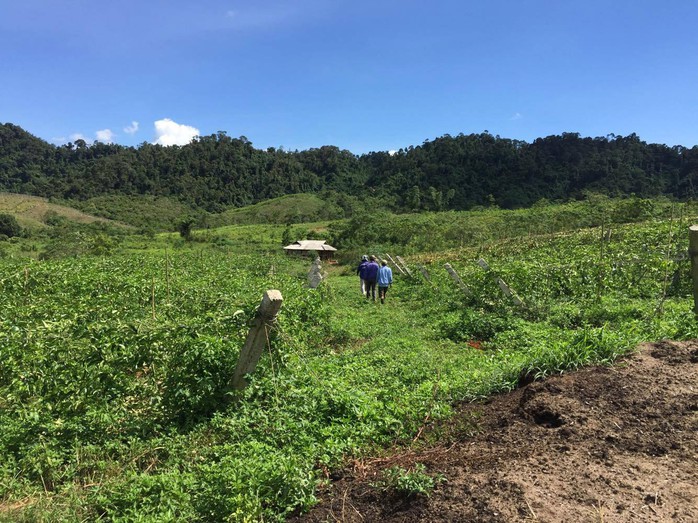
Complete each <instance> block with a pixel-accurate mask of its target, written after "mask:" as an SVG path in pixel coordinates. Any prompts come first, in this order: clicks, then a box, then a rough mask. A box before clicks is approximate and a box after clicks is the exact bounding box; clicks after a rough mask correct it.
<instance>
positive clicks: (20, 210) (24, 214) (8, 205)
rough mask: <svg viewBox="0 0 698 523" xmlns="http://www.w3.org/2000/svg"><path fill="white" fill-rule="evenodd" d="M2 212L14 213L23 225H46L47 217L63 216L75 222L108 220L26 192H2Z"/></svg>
mask: <svg viewBox="0 0 698 523" xmlns="http://www.w3.org/2000/svg"><path fill="white" fill-rule="evenodd" d="M0 213H7V214H12V215H14V216H15V217H16V218H17V221H18V222H19V224H20V225H21V226H22V227H29V228H34V229H37V228H43V227H46V220H47V218H48V219H49V220H50V218H51V217H56V216H57V217H62V218H65V219H67V220H70V221H72V222H75V223H95V222H107V221H108V220H105V219H104V218H98V217H96V216H93V215H90V214H87V213H84V212H81V211H78V210H76V209H74V208H72V207H67V206H64V205H58V204H55V203H50V202H49V201H48V200H47V199H46V198H39V197H38V196H27V195H24V194H12V193H0Z"/></svg>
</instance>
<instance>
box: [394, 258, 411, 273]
mask: <svg viewBox="0 0 698 523" xmlns="http://www.w3.org/2000/svg"><path fill="white" fill-rule="evenodd" d="M395 257H396V258H397V261H399V262H400V263H401V264H402V268H403V269H404V270H405V272H406V273H407V276H409V277H410V278H411V277H412V271H411V270H410V268H409V267H408V266H407V264H406V263H405V260H403V259H402V258H401V257H400V256H395Z"/></svg>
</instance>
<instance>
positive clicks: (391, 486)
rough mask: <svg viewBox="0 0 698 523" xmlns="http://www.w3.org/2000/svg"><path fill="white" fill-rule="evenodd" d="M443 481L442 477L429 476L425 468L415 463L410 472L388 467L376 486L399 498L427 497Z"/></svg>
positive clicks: (402, 468)
mask: <svg viewBox="0 0 698 523" xmlns="http://www.w3.org/2000/svg"><path fill="white" fill-rule="evenodd" d="M443 481H445V478H444V477H443V476H430V475H429V474H427V473H426V467H425V466H424V465H423V464H422V463H417V464H416V465H415V466H414V467H413V468H412V470H407V469H405V468H404V467H400V466H394V467H390V468H389V469H387V470H386V471H385V472H384V473H383V478H382V480H381V481H380V482H379V483H378V484H377V486H378V487H380V488H382V489H385V490H386V491H388V492H392V493H395V494H397V495H400V496H407V497H412V496H429V495H430V494H431V493H432V491H433V490H434V487H436V485H438V484H439V483H442V482H443Z"/></svg>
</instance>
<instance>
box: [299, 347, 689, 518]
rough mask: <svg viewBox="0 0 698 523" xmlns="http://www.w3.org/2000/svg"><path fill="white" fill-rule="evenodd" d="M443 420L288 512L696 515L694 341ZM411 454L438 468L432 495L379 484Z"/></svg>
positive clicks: (648, 350)
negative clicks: (415, 447) (435, 434)
mask: <svg viewBox="0 0 698 523" xmlns="http://www.w3.org/2000/svg"><path fill="white" fill-rule="evenodd" d="M472 420H477V421H476V424H477V426H478V430H477V433H476V434H474V435H472V434H470V433H468V431H467V430H461V431H460V432H459V429H458V427H469V426H472ZM449 426H450V430H446V429H448V427H446V428H444V427H431V428H430V429H428V430H431V431H435V430H439V431H441V432H443V431H444V430H445V431H446V432H447V433H448V434H450V435H451V438H450V441H449V442H448V443H441V444H439V446H431V447H428V448H426V449H423V450H421V451H402V452H399V453H397V454H394V455H391V456H390V457H387V458H382V459H374V460H365V461H362V462H357V463H356V464H355V465H354V467H353V468H352V469H351V470H346V471H344V472H343V473H342V474H339V475H337V476H336V481H334V483H333V485H332V486H331V488H329V489H328V490H327V491H326V492H324V493H321V503H320V504H319V505H318V506H317V507H316V508H315V509H314V510H313V511H312V512H311V513H310V514H306V515H305V516H303V517H301V518H299V519H297V520H296V521H302V522H319V521H345V522H373V521H388V522H397V521H400V522H412V521H432V522H438V521H454V522H456V521H464V522H465V521H476V522H512V521H541V522H544V521H548V522H557V521H560V522H562V521H566V522H585V521H589V522H592V521H593V522H630V521H632V522H636V521H681V522H696V521H698V341H693V342H687V343H674V342H662V343H659V344H647V345H644V346H642V347H640V348H639V352H638V353H637V354H636V355H634V356H632V357H629V358H627V359H626V360H624V361H621V362H619V363H618V364H617V365H616V366H614V367H613V368H589V369H584V370H582V371H580V372H576V373H572V374H567V375H563V376H557V377H553V378H550V379H548V380H546V381H543V382H536V383H531V384H529V385H526V386H525V387H522V388H520V389H518V390H516V391H514V392H512V393H510V394H506V395H500V396H496V397H494V398H492V399H491V400H489V401H488V402H487V403H484V404H469V405H464V406H463V408H462V409H461V411H460V413H459V415H458V416H457V417H456V419H454V420H452V421H451V422H450V424H449ZM458 434H460V436H458ZM424 435H428V431H425V434H424ZM415 463H423V464H424V465H426V470H427V472H428V473H429V474H431V475H436V474H443V475H444V476H445V478H446V481H444V482H443V483H441V484H440V485H439V486H437V488H436V489H435V490H434V492H433V493H432V495H431V496H430V497H429V498H425V497H420V496H417V497H404V496H399V495H396V494H393V493H390V492H386V491H385V490H384V489H383V490H382V489H380V488H378V487H376V486H375V483H376V481H377V479H379V478H380V477H381V472H382V471H383V470H385V469H387V468H389V467H392V466H395V465H399V466H402V467H404V468H406V469H409V468H410V467H413V466H414V464H415Z"/></svg>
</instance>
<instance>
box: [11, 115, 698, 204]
mask: <svg viewBox="0 0 698 523" xmlns="http://www.w3.org/2000/svg"><path fill="white" fill-rule="evenodd" d="M697 188H698V146H696V147H693V148H690V149H689V148H685V147H681V146H674V147H669V146H666V145H660V144H647V143H645V142H643V141H642V140H640V138H639V137H638V136H637V135H635V134H631V135H630V136H625V137H624V136H615V135H609V136H605V137H597V138H584V137H581V136H580V135H579V134H577V133H563V134H562V135H560V136H548V137H545V138H539V139H537V140H535V141H534V142H533V143H527V142H523V141H519V140H510V139H506V138H500V137H499V136H493V135H491V134H489V133H487V132H485V133H481V134H470V135H463V134H460V135H458V136H449V135H445V136H442V137H440V138H436V139H434V140H432V141H425V142H424V143H423V144H422V145H419V146H410V147H408V148H406V149H401V150H399V151H398V152H396V153H394V154H389V153H386V152H371V153H368V154H364V155H361V156H357V155H355V154H352V153H351V152H349V151H346V150H341V149H339V148H337V147H334V146H323V147H320V148H315V149H309V150H307V151H300V152H299V151H284V150H283V149H275V148H269V149H267V150H260V149H255V148H254V147H253V145H252V143H251V142H250V141H249V140H248V139H247V138H245V137H244V136H242V137H240V138H231V137H229V136H227V135H226V133H224V132H218V133H216V134H213V135H210V136H202V137H197V138H196V139H194V140H193V141H192V142H191V143H190V144H188V145H185V146H169V147H164V146H161V145H154V144H149V143H143V144H141V145H140V146H139V147H124V146H120V145H115V144H103V143H100V142H94V143H93V144H91V145H88V144H87V143H85V142H84V141H83V140H77V141H76V142H75V143H69V144H67V145H63V146H54V145H51V144H48V143H46V142H44V141H43V140H40V139H38V138H36V137H34V136H32V135H30V134H29V133H27V132H26V131H24V130H23V129H21V128H20V127H18V126H16V125H13V124H9V123H8V124H4V125H0V190H3V191H9V192H17V193H26V194H33V195H38V196H47V197H59V198H67V199H86V198H91V197H95V196H106V195H151V196H168V197H173V198H176V199H179V200H180V201H182V202H183V203H186V204H187V205H190V206H193V207H197V208H200V209H203V210H206V211H211V212H218V211H221V210H222V209H224V208H226V207H240V206H244V205H249V204H252V203H256V202H259V201H262V200H266V199H269V198H274V197H277V196H282V195H284V194H292V193H303V192H309V193H319V192H322V191H332V192H335V193H338V194H342V195H347V196H352V197H359V198H366V197H369V196H370V197H377V198H381V199H382V201H383V202H385V204H386V206H388V207H390V208H392V209H394V210H398V211H419V210H444V209H458V210H461V209H470V208H473V207H475V206H489V205H498V206H500V207H503V208H515V207H525V206H529V205H531V204H533V203H535V202H536V201H538V200H540V199H543V198H545V199H548V200H569V199H579V198H582V197H583V196H584V195H585V194H587V193H589V192H596V193H604V194H608V195H611V196H618V195H627V194H635V195H637V196H642V197H649V196H655V195H660V194H664V195H668V196H673V197H676V198H690V197H694V196H695V195H696V189H697Z"/></svg>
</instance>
